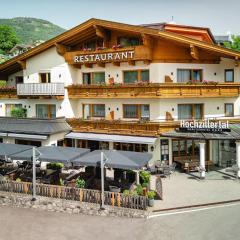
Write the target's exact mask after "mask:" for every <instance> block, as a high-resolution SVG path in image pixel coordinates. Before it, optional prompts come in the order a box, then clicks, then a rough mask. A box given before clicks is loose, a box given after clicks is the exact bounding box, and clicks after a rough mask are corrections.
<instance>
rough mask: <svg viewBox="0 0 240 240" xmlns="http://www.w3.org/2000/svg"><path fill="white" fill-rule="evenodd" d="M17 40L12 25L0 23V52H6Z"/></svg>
mask: <svg viewBox="0 0 240 240" xmlns="http://www.w3.org/2000/svg"><path fill="white" fill-rule="evenodd" d="M18 42H19V39H18V37H17V35H16V32H15V31H14V29H13V28H12V27H9V26H6V25H0V52H2V53H7V52H8V51H9V50H11V49H12V48H13V47H14V46H15V45H16V44H17V43H18Z"/></svg>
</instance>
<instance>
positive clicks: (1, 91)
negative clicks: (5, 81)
mask: <svg viewBox="0 0 240 240" xmlns="http://www.w3.org/2000/svg"><path fill="white" fill-rule="evenodd" d="M8 98H17V89H16V88H14V87H0V99H8Z"/></svg>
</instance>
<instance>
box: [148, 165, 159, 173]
mask: <svg viewBox="0 0 240 240" xmlns="http://www.w3.org/2000/svg"><path fill="white" fill-rule="evenodd" d="M148 171H149V172H150V173H151V174H156V173H157V168H156V165H155V164H153V165H151V166H148Z"/></svg>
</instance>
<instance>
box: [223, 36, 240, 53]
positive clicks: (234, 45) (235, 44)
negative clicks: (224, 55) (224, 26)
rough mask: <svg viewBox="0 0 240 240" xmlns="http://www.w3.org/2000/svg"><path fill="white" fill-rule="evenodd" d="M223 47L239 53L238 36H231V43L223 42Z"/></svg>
mask: <svg viewBox="0 0 240 240" xmlns="http://www.w3.org/2000/svg"><path fill="white" fill-rule="evenodd" d="M224 46H225V47H227V48H230V49H233V50H235V51H240V36H232V42H225V43H224Z"/></svg>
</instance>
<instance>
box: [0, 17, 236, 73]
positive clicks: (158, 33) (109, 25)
mask: <svg viewBox="0 0 240 240" xmlns="http://www.w3.org/2000/svg"><path fill="white" fill-rule="evenodd" d="M94 26H101V27H103V28H106V29H112V30H121V31H126V32H129V33H138V34H147V35H151V36H153V37H159V38H164V39H166V40H171V41H175V42H179V43H182V44H186V45H194V46H196V47H199V48H201V49H205V50H208V51H212V52H214V53H218V54H219V55H220V56H223V57H228V58H233V59H234V58H236V59H238V58H240V52H237V51H234V50H231V49H227V48H223V47H220V46H217V45H215V44H211V43H207V42H203V41H199V40H196V39H192V38H188V37H185V36H182V35H180V34H177V33H173V32H167V31H163V30H159V29H153V28H148V27H144V26H136V25H130V24H125V23H118V22H112V21H106V20H100V19H95V18H92V19H90V20H88V21H86V22H84V23H82V24H80V25H78V26H76V27H74V28H72V29H70V30H68V31H66V32H64V33H62V34H60V35H59V36H57V37H54V38H52V39H50V40H48V41H46V42H44V43H42V44H40V45H38V46H37V47H35V48H32V49H30V50H29V51H27V52H25V53H23V54H21V55H18V56H17V57H14V58H12V59H10V60H8V61H6V62H4V63H2V64H0V75H1V74H4V73H5V71H6V70H8V71H7V72H10V71H17V69H18V70H21V61H25V60H26V59H28V58H30V57H32V56H35V55H37V54H39V53H41V52H43V51H45V50H47V49H49V48H51V47H53V46H55V45H56V44H58V43H60V44H63V45H64V44H66V45H67V43H68V44H70V43H72V44H74V39H75V38H76V37H80V36H81V37H83V35H84V36H89V34H90V33H93V32H94ZM89 30H91V31H93V32H91V31H90V33H88V31H89ZM83 33H84V34H83Z"/></svg>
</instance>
